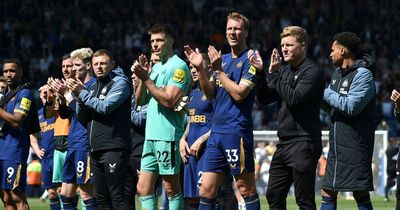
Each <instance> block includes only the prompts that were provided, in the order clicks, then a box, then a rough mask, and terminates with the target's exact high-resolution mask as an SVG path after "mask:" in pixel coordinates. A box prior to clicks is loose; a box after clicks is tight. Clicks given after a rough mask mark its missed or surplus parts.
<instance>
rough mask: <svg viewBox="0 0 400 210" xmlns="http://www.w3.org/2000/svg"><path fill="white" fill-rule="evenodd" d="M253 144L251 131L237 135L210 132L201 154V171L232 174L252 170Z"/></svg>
mask: <svg viewBox="0 0 400 210" xmlns="http://www.w3.org/2000/svg"><path fill="white" fill-rule="evenodd" d="M253 145H254V139H253V133H248V134H247V135H243V134H240V135H239V134H227V133H215V132H212V133H211V135H210V138H209V139H208V142H207V149H206V151H205V153H204V154H203V155H204V156H205V159H204V163H205V164H204V165H203V172H224V173H227V174H232V175H239V174H242V173H243V172H247V173H251V172H254V158H253Z"/></svg>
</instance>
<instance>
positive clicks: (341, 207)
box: [0, 196, 396, 210]
mask: <svg viewBox="0 0 400 210" xmlns="http://www.w3.org/2000/svg"><path fill="white" fill-rule="evenodd" d="M391 199H392V200H391V201H390V202H385V201H384V200H383V197H382V196H373V197H372V204H373V206H374V209H378V210H393V209H394V208H395V205H396V200H395V199H396V198H395V197H394V196H392V197H391ZM260 200H261V209H263V210H265V209H268V204H267V201H266V198H265V197H260ZM315 200H316V203H317V209H319V207H320V205H321V198H320V197H319V196H317V197H316V198H315ZM28 202H29V205H30V207H31V210H45V209H50V208H49V205H48V202H49V201H48V200H46V202H42V201H40V200H39V199H38V198H30V199H28ZM136 204H137V205H136V206H137V209H140V208H139V205H140V204H139V203H138V201H137V200H136ZM0 209H1V207H0ZM79 209H80V208H79ZM287 209H288V210H296V209H299V208H298V207H297V205H296V202H295V200H294V197H292V196H290V197H288V198H287ZM337 209H338V210H354V209H357V204H356V202H355V201H354V200H345V199H344V198H343V197H339V198H338V207H337Z"/></svg>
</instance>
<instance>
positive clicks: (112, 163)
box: [67, 49, 133, 209]
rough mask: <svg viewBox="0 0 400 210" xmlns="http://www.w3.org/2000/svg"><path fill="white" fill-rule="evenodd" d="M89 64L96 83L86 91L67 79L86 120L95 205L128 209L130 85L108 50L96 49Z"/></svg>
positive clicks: (81, 117) (79, 112) (80, 113)
mask: <svg viewBox="0 0 400 210" xmlns="http://www.w3.org/2000/svg"><path fill="white" fill-rule="evenodd" d="M92 65H93V71H94V74H95V76H96V82H95V83H94V84H93V85H92V86H90V87H89V89H88V90H86V89H85V88H84V86H83V84H82V83H80V82H79V81H76V80H74V79H68V80H67V86H68V88H69V89H71V90H72V91H73V93H74V95H75V96H77V98H78V99H77V100H78V101H79V102H80V103H79V105H78V108H77V110H78V117H79V118H80V119H81V120H83V122H88V127H87V128H88V136H89V151H90V164H91V170H92V172H93V178H94V190H95V195H96V199H97V205H98V207H99V208H100V209H128V200H127V197H126V196H125V193H124V186H125V177H126V173H127V171H126V165H127V164H128V155H129V149H130V148H131V134H130V120H131V119H130V107H131V94H132V92H133V91H132V85H131V81H130V80H129V79H128V78H127V77H126V76H125V75H124V73H123V70H122V69H121V68H119V67H116V65H115V61H114V58H113V56H112V55H111V53H110V52H109V51H108V50H104V49H102V50H98V51H96V52H95V53H94V54H93V58H92Z"/></svg>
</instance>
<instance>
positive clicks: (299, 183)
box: [257, 26, 325, 209]
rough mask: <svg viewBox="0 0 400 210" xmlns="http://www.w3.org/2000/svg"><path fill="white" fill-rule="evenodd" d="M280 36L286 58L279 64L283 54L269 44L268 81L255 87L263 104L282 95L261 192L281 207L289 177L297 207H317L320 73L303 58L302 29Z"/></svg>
mask: <svg viewBox="0 0 400 210" xmlns="http://www.w3.org/2000/svg"><path fill="white" fill-rule="evenodd" d="M280 37H281V50H282V55H283V60H284V61H285V62H286V63H287V64H285V65H282V66H281V60H282V58H281V57H280V55H279V52H278V50H277V49H274V50H273V52H272V55H271V63H270V66H269V77H268V80H267V83H265V85H264V87H261V88H260V89H259V91H257V92H258V93H257V98H258V100H259V102H261V103H262V104H268V103H270V102H273V101H276V100H281V101H282V106H281V109H280V110H279V114H278V121H279V127H278V137H279V142H278V145H277V150H276V152H275V153H274V156H273V158H272V162H271V168H270V171H269V173H270V177H269V181H268V187H267V194H266V196H267V200H268V203H269V207H270V209H286V196H287V193H288V191H289V188H290V186H291V185H292V183H294V187H295V196H296V203H297V205H298V206H299V207H300V209H316V205H315V199H314V197H315V192H314V190H315V189H314V186H315V171H316V167H317V162H318V159H319V157H320V155H321V150H322V146H321V122H320V119H319V110H320V101H321V99H322V94H323V91H324V87H325V84H324V76H323V73H322V71H321V70H320V69H319V68H318V66H317V65H316V64H315V63H313V62H312V61H311V60H309V59H307V58H306V54H307V53H306V52H307V51H306V49H307V39H308V38H307V32H306V30H304V29H303V28H301V27H298V26H288V27H285V28H284V29H283V31H282V33H281V35H280ZM267 85H268V87H267Z"/></svg>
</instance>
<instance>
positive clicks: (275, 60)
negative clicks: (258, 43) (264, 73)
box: [268, 48, 282, 73]
mask: <svg viewBox="0 0 400 210" xmlns="http://www.w3.org/2000/svg"><path fill="white" fill-rule="evenodd" d="M281 61H282V57H281V56H280V55H279V52H278V50H277V49H276V48H274V50H273V51H272V54H271V63H270V64H269V68H268V72H269V73H272V72H274V71H278V70H279V68H280V67H281Z"/></svg>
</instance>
